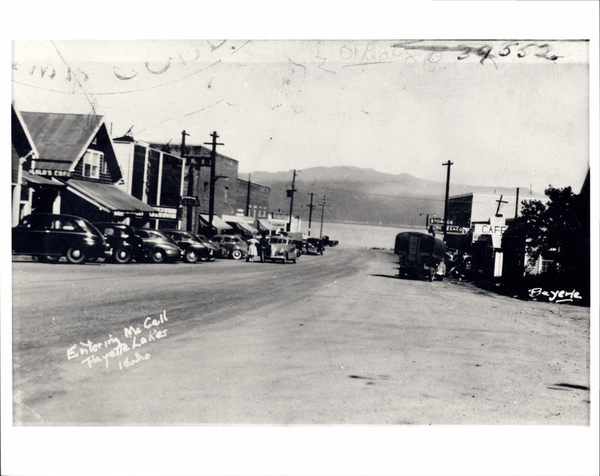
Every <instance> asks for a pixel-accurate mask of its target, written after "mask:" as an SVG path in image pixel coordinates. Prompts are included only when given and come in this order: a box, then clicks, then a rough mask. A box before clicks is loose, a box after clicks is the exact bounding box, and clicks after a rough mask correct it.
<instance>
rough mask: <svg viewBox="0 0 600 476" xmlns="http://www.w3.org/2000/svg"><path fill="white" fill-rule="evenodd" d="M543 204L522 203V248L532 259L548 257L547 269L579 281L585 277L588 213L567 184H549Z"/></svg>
mask: <svg viewBox="0 0 600 476" xmlns="http://www.w3.org/2000/svg"><path fill="white" fill-rule="evenodd" d="M545 194H546V196H547V197H548V198H549V199H550V200H549V202H548V203H547V204H544V203H542V202H541V201H539V200H534V201H531V202H529V203H524V204H523V211H522V221H523V222H524V230H525V251H526V253H527V254H528V255H529V256H530V258H531V259H532V262H535V261H536V260H537V259H538V258H539V257H540V256H543V257H544V258H545V259H549V260H552V264H551V266H550V267H549V269H548V272H549V273H552V274H555V275H556V276H557V277H560V278H566V279H569V280H572V279H575V280H576V281H577V282H579V281H580V280H581V279H582V278H584V279H587V280H589V269H590V263H589V257H590V252H589V230H590V228H589V223H590V219H589V214H588V213H587V211H586V207H585V203H584V200H583V199H582V197H580V196H578V195H575V194H574V193H573V191H572V190H571V187H566V188H562V189H557V188H553V187H552V186H550V187H549V188H548V189H546V190H545Z"/></svg>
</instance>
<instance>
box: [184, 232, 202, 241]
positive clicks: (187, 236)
mask: <svg viewBox="0 0 600 476" xmlns="http://www.w3.org/2000/svg"><path fill="white" fill-rule="evenodd" d="M181 239H184V240H191V241H195V242H197V243H202V242H201V241H200V240H199V239H198V237H197V236H195V235H193V234H192V233H189V232H181Z"/></svg>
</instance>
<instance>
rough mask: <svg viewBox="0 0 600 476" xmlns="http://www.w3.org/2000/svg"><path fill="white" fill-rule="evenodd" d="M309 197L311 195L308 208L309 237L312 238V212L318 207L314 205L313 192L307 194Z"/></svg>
mask: <svg viewBox="0 0 600 476" xmlns="http://www.w3.org/2000/svg"><path fill="white" fill-rule="evenodd" d="M307 195H310V205H309V206H308V208H309V210H310V211H309V212H308V236H310V224H311V222H312V210H313V208H314V207H316V205H313V195H314V193H313V192H310V193H307Z"/></svg>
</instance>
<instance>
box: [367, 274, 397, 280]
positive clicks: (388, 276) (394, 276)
mask: <svg viewBox="0 0 600 476" xmlns="http://www.w3.org/2000/svg"><path fill="white" fill-rule="evenodd" d="M369 276H375V277H376V278H393V279H399V278H398V275H391V276H390V275H389V274H369Z"/></svg>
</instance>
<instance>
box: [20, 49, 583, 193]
mask: <svg viewBox="0 0 600 476" xmlns="http://www.w3.org/2000/svg"><path fill="white" fill-rule="evenodd" d="M518 43H519V44H518V45H516V44H513V45H507V42H506V41H488V42H482V41H479V42H477V41H422V42H418V41H413V42H405V41H392V40H381V41H368V40H360V41H359V40H349V41H339V40H324V41H315V40H310V41H309V40H306V41H291V40H286V41H283V40H280V41H277V40H263V41H260V40H253V41H247V40H235V41H222V40H219V41H206V40H176V41H174V40H153V41H149V40H145V41H144V40H137V41H136V40H130V41H114V40H98V41H89V40H71V41H64V40H63V41H60V40H34V41H25V40H19V41H15V42H14V43H13V65H12V66H13V70H12V79H13V83H12V85H13V101H14V102H15V105H16V106H17V107H18V108H19V109H21V110H25V111H31V110H35V111H47V112H71V113H83V114H89V113H95V114H99V115H103V116H105V118H106V121H107V122H108V124H109V125H112V131H113V137H117V136H120V135H123V134H125V133H126V132H127V131H128V130H129V129H130V128H132V129H131V130H132V133H133V136H134V137H135V138H137V139H141V140H146V141H156V142H168V141H171V142H172V143H177V144H179V143H180V141H181V131H183V130H186V131H187V132H188V133H189V134H190V136H189V137H188V138H187V141H188V143H192V144H202V143H204V142H208V141H210V136H209V134H210V133H211V132H212V131H217V133H218V134H219V136H220V137H219V141H220V142H223V143H224V146H222V147H220V148H219V152H221V153H222V154H224V155H227V156H229V157H231V158H234V159H236V160H238V161H239V163H240V165H239V168H240V172H243V173H248V172H253V171H272V172H274V171H285V170H291V169H303V168H308V167H316V166H340V165H342V166H355V167H365V168H373V169H376V170H379V171H382V172H388V173H392V174H399V173H409V174H412V175H415V176H417V177H420V178H424V179H430V180H436V181H444V180H445V178H446V168H445V167H443V166H442V163H444V162H447V161H448V160H451V161H452V162H453V167H452V181H453V182H455V183H462V184H478V185H488V186H498V187H525V188H528V187H529V186H531V187H532V188H533V190H534V192H537V193H543V190H544V188H546V187H547V186H548V185H549V184H551V185H553V186H555V187H564V186H568V185H570V186H572V187H573V189H574V190H575V191H578V190H579V188H580V187H581V184H582V182H583V179H584V177H585V174H586V172H587V169H588V161H589V136H588V130H589V120H588V114H589V110H588V102H589V90H588V88H589V68H588V44H587V43H586V42H566V41H520V42H518ZM527 45H531V46H527ZM543 45H549V46H543ZM488 47H489V48H491V50H490V52H489V54H488V55H487V57H486V52H487V50H486V49H483V50H482V48H488ZM521 48H522V49H521ZM554 57H557V58H556V59H553V58H554Z"/></svg>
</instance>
